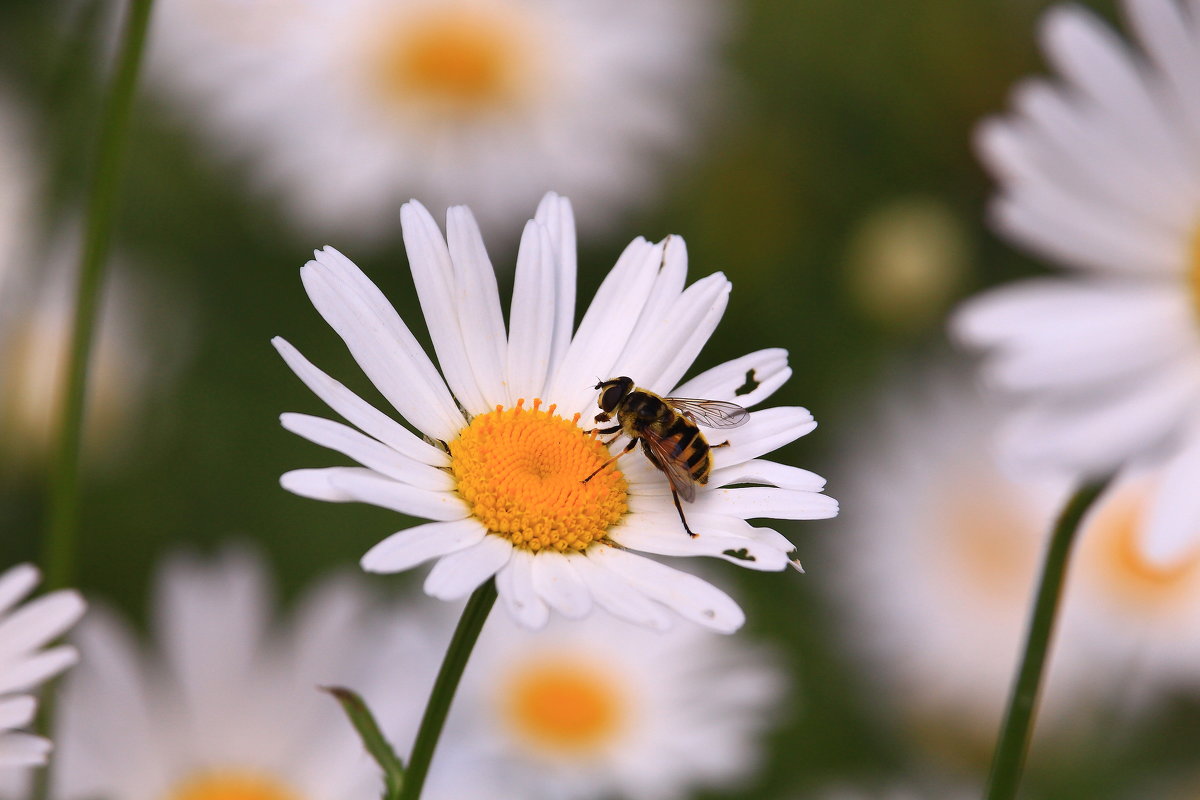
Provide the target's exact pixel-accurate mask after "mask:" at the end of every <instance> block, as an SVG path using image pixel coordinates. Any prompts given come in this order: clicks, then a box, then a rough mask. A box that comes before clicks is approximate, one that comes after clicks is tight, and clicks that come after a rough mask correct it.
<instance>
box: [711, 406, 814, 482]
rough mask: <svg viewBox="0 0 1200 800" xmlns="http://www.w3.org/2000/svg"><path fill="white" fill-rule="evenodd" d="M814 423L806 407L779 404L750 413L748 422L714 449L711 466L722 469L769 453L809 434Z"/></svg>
mask: <svg viewBox="0 0 1200 800" xmlns="http://www.w3.org/2000/svg"><path fill="white" fill-rule="evenodd" d="M816 427H817V423H816V421H815V420H813V417H812V414H810V413H809V411H808V409H806V408H799V407H795V406H792V407H789V406H779V407H777V408H765V409H763V410H761V411H755V412H753V413H751V414H750V421H749V422H747V423H746V424H745V425H743V426H742V427H741V428H738V429H737V431H736V434H737V435H736V436H733V435H731V436H730V437H729V446H728V447H721V448H717V449H714V450H713V451H712V453H713V467H714V468H715V469H724V468H725V467H731V466H734V465H736V464H740V463H742V462H743V461H749V460H750V459H752V458H758V457H759V456H761V455H764V454H766V453H770V452H771V451H773V450H777V449H779V448H780V447H783V446H784V445H785V444H790V443H791V442H794V441H796V440H797V439H799V438H800V437H801V436H804V435H805V434H808V433H811V432H812V430H813V429H814V428H816Z"/></svg>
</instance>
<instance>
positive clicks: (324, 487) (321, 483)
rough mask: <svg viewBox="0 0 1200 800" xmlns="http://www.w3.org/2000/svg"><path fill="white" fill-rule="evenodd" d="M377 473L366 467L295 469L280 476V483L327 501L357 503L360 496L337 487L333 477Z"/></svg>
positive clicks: (292, 489) (297, 492) (299, 493)
mask: <svg viewBox="0 0 1200 800" xmlns="http://www.w3.org/2000/svg"><path fill="white" fill-rule="evenodd" d="M342 474H349V475H377V474H378V473H376V472H373V471H372V470H369V469H367V468H365V467H324V468H321V469H294V470H292V471H290V472H285V473H283V475H280V476H279V485H280V486H282V487H283V488H284V489H287V490H288V491H289V492H291V493H292V494H297V495H300V496H301V497H307V498H309V499H311V500H324V501H325V502H327V503H355V502H358V498H357V497H355V496H353V495H351V494H348V493H346V492H344V491H343V490H341V489H338V488H336V487H335V486H334V485H333V482H332V480H331V479H332V478H333V477H335V476H337V475H342Z"/></svg>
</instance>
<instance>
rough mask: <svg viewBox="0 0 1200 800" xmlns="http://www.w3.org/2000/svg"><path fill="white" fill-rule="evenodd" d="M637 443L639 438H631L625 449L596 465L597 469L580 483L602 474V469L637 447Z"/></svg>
mask: <svg viewBox="0 0 1200 800" xmlns="http://www.w3.org/2000/svg"><path fill="white" fill-rule="evenodd" d="M637 443H638V440H637V439H630V440H629V444H627V445H625V449H623V450H622V451H621V452H619V453H617V454H616V455H615V456H613V457H612V458H610V459H609V460H608V461H605V462H604V463H603V464H601V465H600V466H598V467H596V470H595V471H594V472H593V473H592V474H591V475H588V476H587V477H586V478H584V479H583V480H582V481H580V483H587V482H588V481H590V480H591V479H592V478H594V477H596V476H597V475H599V474H600V472H601V470H603V469H604V468H605V467H607V466H609V465H610V464H612V463H613V462H614V461H616V460H617V459H618V458H620V457H621V456H623V455H625V454H626V453H628V452H629V451H630V450H632V449H633V448H635V447H637Z"/></svg>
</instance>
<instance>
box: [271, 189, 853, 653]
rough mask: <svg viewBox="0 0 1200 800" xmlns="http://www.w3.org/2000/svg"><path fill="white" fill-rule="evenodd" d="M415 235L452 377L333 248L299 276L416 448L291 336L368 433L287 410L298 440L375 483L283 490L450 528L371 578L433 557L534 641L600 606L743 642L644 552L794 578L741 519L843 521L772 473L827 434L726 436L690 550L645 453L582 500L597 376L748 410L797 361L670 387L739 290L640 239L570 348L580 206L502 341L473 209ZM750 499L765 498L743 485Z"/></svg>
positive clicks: (306, 483)
mask: <svg viewBox="0 0 1200 800" xmlns="http://www.w3.org/2000/svg"><path fill="white" fill-rule="evenodd" d="M401 221H402V224H403V228H404V239H405V244H406V245H407V247H408V254H409V262H410V265H411V268H412V274H413V279H414V282H415V284H416V289H417V294H418V296H419V297H420V301H421V306H422V309H423V311H424V315H425V320H426V324H427V325H428V327H429V334H430V338H431V339H432V342H433V347H434V350H435V351H436V353H437V357H438V361H439V362H440V365H441V370H442V373H441V374H439V372H438V369H437V367H435V366H434V364H433V362H432V361H430V359H429V358H428V357H427V356H426V354H425V352H424V351H423V350H422V348H421V346H420V345H419V344H418V343H417V340H416V339H415V337H414V336H413V334H412V333H410V331H409V329H408V327H407V326H406V325H405V324H404V322H403V321H401V319H400V317H399V316H398V315H397V314H396V311H395V310H394V309H393V308H392V306H391V305H390V304H389V303H388V302H387V300H386V299H385V298H384V296H383V294H382V293H381V292H380V291H379V290H378V289H377V288H376V287H375V285H374V284H373V283H371V281H370V280H369V279H368V278H367V277H366V276H365V275H364V274H363V273H362V272H361V271H360V270H359V269H358V268H357V267H356V266H355V265H354V264H353V263H351V262H350V261H349V259H347V258H346V257H345V256H343V255H341V254H340V253H338V252H337V251H336V250H333V249H332V248H326V249H324V250H322V251H319V252H317V254H316V260H314V261H310V262H308V264H307V265H306V266H305V267H304V268H303V270H301V276H302V278H303V281H304V285H305V288H306V289H307V291H308V295H309V297H310V298H311V300H312V301H313V304H314V305H315V306H316V307H317V310H318V311H320V313H321V315H322V316H323V317H324V318H325V320H326V321H327V322H328V323H329V324H330V325H331V326H332V327H333V328H334V329H335V330H336V331H337V332H338V334H339V335H340V336H341V337H342V339H343V340H344V341H345V343H346V345H347V347H348V348H349V349H350V352H351V354H352V355H353V356H354V358H355V360H356V361H357V362H358V364H359V366H360V367H361V368H362V369H363V371H364V372H365V373H366V374H367V376H368V377H369V378H370V379H371V381H372V382H373V383H374V384H375V386H376V387H377V388H378V389H379V391H380V392H381V393H382V394H383V396H384V397H386V398H387V400H388V401H389V402H391V404H392V405H393V406H394V407H395V408H396V410H397V411H398V412H399V413H400V415H401V416H402V417H403V418H404V419H405V420H407V421H408V422H409V423H410V424H411V425H412V426H413V427H414V428H416V429H417V431H419V433H420V435H417V434H414V433H412V432H411V431H410V430H409V429H408V428H405V427H403V426H402V425H401V424H400V423H398V422H396V421H395V420H394V419H392V418H391V417H389V416H387V415H385V414H383V413H381V412H379V411H378V410H376V409H375V408H373V407H372V406H370V405H368V404H367V403H366V402H365V401H364V400H362V399H360V398H359V397H357V396H356V395H354V394H352V393H351V392H350V391H349V390H348V389H346V388H345V387H344V386H343V385H342V384H340V383H338V382H336V381H335V380H333V379H332V378H330V377H328V376H327V375H325V374H324V373H322V372H321V371H319V370H318V369H317V368H316V367H314V366H313V365H312V364H310V363H309V362H308V361H307V360H305V359H304V357H303V356H301V355H300V354H299V353H298V352H297V351H296V350H295V349H294V348H293V347H291V345H289V344H288V343H287V342H284V341H283V340H281V339H276V340H275V344H276V346H277V347H278V349H279V351H280V352H281V353H282V354H283V356H284V358H285V359H286V360H287V362H288V364H289V365H290V366H291V367H292V369H293V370H294V371H295V372H296V374H297V375H298V376H299V377H300V378H301V380H303V381H304V382H305V383H306V384H307V385H308V387H309V388H310V389H312V390H313V391H314V392H315V393H316V394H317V395H318V396H319V397H321V399H322V400H324V401H325V402H326V403H327V404H328V405H329V406H330V407H331V408H332V409H333V410H335V411H336V412H338V413H339V414H341V415H342V416H343V417H344V418H345V419H346V420H347V421H348V422H350V423H352V424H353V425H354V426H356V427H357V428H359V429H360V430H361V431H362V432H361V433H360V432H359V431H358V430H355V429H354V428H351V427H348V426H346V425H342V424H340V423H337V422H332V421H330V420H326V419H320V418H317V417H310V416H306V415H300V414H285V415H284V416H283V424H284V426H285V427H287V428H288V429H289V430H291V431H293V432H295V433H297V434H299V435H301V436H304V437H305V438H307V439H310V440H311V441H313V442H315V443H317V444H320V445H323V446H325V447H329V448H331V449H334V450H337V451H339V452H341V453H344V454H345V455H347V456H349V457H350V458H352V459H354V460H355V461H357V462H359V463H360V464H361V465H362V466H361V467H333V468H329V469H315V470H311V469H310V470H298V471H295V472H289V473H287V474H286V475H284V476H283V479H282V483H283V485H284V487H285V488H287V489H289V490H291V491H293V492H295V493H297V494H300V495H304V496H307V497H312V498H316V499H319V500H329V501H335V502H347V501H358V502H366V503H371V504H374V505H378V506H382V507H384V508H390V509H393V510H395V511H398V512H400V513H403V514H408V515H411V516H415V517H423V518H425V519H430V520H434V521H433V522H431V523H428V524H425V525H421V526H418V527H416V528H411V529H408V530H404V531H401V532H399V533H397V534H395V535H393V536H391V537H389V538H387V539H385V540H384V541H382V542H381V543H379V544H378V545H376V546H375V547H374V548H372V549H371V550H370V552H368V553H367V554H366V555H365V556H364V557H363V560H362V565H363V567H364V568H365V569H367V570H370V571H372V572H397V571H400V570H405V569H409V568H412V567H414V566H416V565H418V564H420V563H422V562H425V561H430V560H435V561H436V563H435V564H434V566H433V569H432V571H430V573H429V576H428V578H427V579H426V581H425V591H426V592H427V593H428V594H430V595H432V596H434V597H438V598H442V599H446V600H450V599H456V598H460V597H464V596H466V595H467V594H469V593H470V592H471V591H472V590H474V589H475V588H476V587H478V586H479V585H480V584H482V583H483V582H484V581H486V580H487V579H488V578H490V577H491V576H492V575H495V576H496V580H497V588H498V590H499V594H500V597H501V599H502V600H503V602H504V604H505V606H506V607H507V608H508V610H509V611H510V612H511V613H512V614H513V615H514V616H515V617H516V618H517V619H518V620H520V621H521V622H522V623H523V624H525V625H527V626H530V627H540V626H542V625H544V624H545V623H546V621H547V619H548V617H549V610H550V609H551V608H553V609H554V610H556V611H558V612H560V613H562V614H564V615H566V616H568V617H581V616H583V615H585V614H587V613H588V612H589V611H590V610H591V608H592V606H593V604H596V605H599V606H601V607H603V608H605V609H607V610H609V611H611V612H612V613H614V614H616V615H618V616H620V617H623V618H625V619H628V620H632V621H636V622H639V623H642V624H646V625H650V626H653V627H656V628H663V627H666V626H667V625H668V624H669V623H670V615H669V614H668V609H671V610H674V611H676V612H678V613H679V614H681V615H683V616H684V617H687V618H689V619H692V620H694V621H696V622H699V623H700V624H702V625H706V626H708V627H711V628H714V629H716V630H719V631H724V632H729V631H732V630H735V629H737V628H738V627H739V626H740V625H741V624H742V622H743V619H744V617H743V614H742V611H741V609H740V608H738V606H737V604H736V603H734V602H733V600H731V599H730V598H729V597H728V596H727V595H726V594H725V593H723V592H721V591H720V590H718V589H716V588H714V587H713V586H711V585H710V584H708V583H707V582H705V581H703V580H701V579H699V578H697V577H694V576H692V575H688V574H686V573H683V572H677V571H676V570H674V569H671V568H669V567H667V566H664V565H662V564H660V563H658V562H657V561H653V560H650V559H648V558H644V557H641V556H639V555H635V554H634V553H632V552H630V551H631V550H640V551H643V552H647V553H653V554H657V555H669V556H714V557H717V558H722V559H725V560H727V561H731V562H733V563H735V564H739V565H742V566H745V567H749V568H751V569H758V570H780V569H783V568H785V567H786V566H788V564H789V562H791V561H792V560H793V559H794V558H795V555H794V550H793V547H792V545H791V544H790V543H789V542H788V541H787V540H786V539H785V538H784V537H783V536H781V535H780V534H779V533H777V532H776V531H774V530H771V529H769V528H757V527H754V526H752V525H750V524H749V523H748V522H747V520H748V519H752V518H761V517H775V518H782V519H815V518H822V517H830V516H833V515H834V514H836V512H837V504H836V502H835V501H834V500H832V499H831V498H829V497H827V496H825V495H823V494H821V493H820V492H821V489H822V488H823V486H824V481H823V480H822V479H821V478H820V477H818V476H816V475H814V474H812V473H811V472H807V471H805V470H802V469H798V468H795V467H789V466H784V465H781V464H777V463H774V462H771V461H764V460H761V459H760V456H762V455H764V454H766V453H769V452H770V451H772V450H774V449H775V448H777V447H780V446H782V445H784V444H786V443H788V442H791V441H793V440H794V439H796V438H798V437H800V436H803V435H804V434H806V433H808V432H809V431H811V430H812V429H813V428H814V427H815V425H816V423H815V422H813V419H812V415H810V414H809V413H808V411H806V410H805V409H803V408H773V409H767V410H765V411H757V412H754V413H752V414H751V415H750V421H749V422H748V423H747V424H746V425H744V426H743V427H741V428H738V429H737V430H736V431H732V432H729V433H730V436H729V440H730V442H731V446H729V447H721V448H717V449H714V451H713V457H714V470H713V473H712V478H711V480H710V481H709V483H708V485H707V487H700V488H699V489H698V492H697V497H696V501H695V502H694V503H690V504H689V505H688V511H687V514H688V520H689V523H690V525H691V527H692V529H693V530H694V531H696V532H698V533H699V536H698V537H696V538H690V537H689V536H687V535H686V533H685V532H684V530H683V528H682V526H681V525H680V521H679V516H678V515H677V513H676V510H675V508H674V506H673V504H672V501H671V494H670V491H669V487H668V483H667V480H666V478H665V477H664V475H663V474H662V473H661V472H659V471H658V470H656V469H655V468H654V467H652V466H651V465H650V464H649V463H648V462H647V461H646V460H645V459H644V458H642V457H641V456H640V455H638V454H634V455H633V456H632V457H626V458H624V459H622V460H621V461H620V462H619V465H620V469H618V468H616V467H609V468H606V469H603V470H601V471H600V472H598V473H597V474H596V476H595V477H594V479H592V480H591V481H590V482H588V483H584V482H583V478H585V477H586V476H588V475H589V474H591V473H593V472H595V471H596V470H597V468H599V467H601V466H602V465H603V464H605V462H606V461H607V460H608V458H609V451H608V450H607V449H606V448H605V446H604V445H603V444H601V442H600V441H598V440H597V438H596V434H595V433H594V432H589V429H592V428H594V423H593V422H592V420H593V418H594V416H595V414H596V413H597V411H598V408H597V405H596V399H597V398H596V394H597V393H596V391H595V390H594V389H593V388H592V387H593V385H594V384H595V382H596V379H597V376H600V377H601V378H602V379H603V378H608V377H614V376H617V375H628V376H630V377H631V378H632V379H633V380H634V382H635V383H636V384H637V385H639V386H642V387H645V388H647V389H649V390H651V391H654V392H658V393H660V394H668V393H671V394H676V395H679V396H688V397H702V398H709V399H713V400H724V401H736V402H737V403H738V404H740V405H742V406H753V405H755V404H757V403H758V402H760V401H761V400H763V399H765V398H766V397H767V396H769V395H770V394H771V393H772V392H774V391H775V390H776V389H777V388H779V386H780V385H781V384H782V383H783V382H784V381H785V380H786V379H787V378H788V376H789V375H790V374H791V370H790V369H789V368H788V366H787V363H786V353H785V352H784V351H782V350H761V351H758V352H756V353H751V354H750V355H747V356H744V357H742V358H739V359H736V360H734V361H731V362H729V363H727V364H723V365H721V366H718V367H716V368H714V369H711V370H708V371H707V372H704V373H702V374H700V375H699V376H697V377H695V378H693V379H692V380H690V381H687V382H686V383H683V384H682V385H679V386H678V388H675V389H674V390H673V391H672V389H673V387H676V384H678V383H679V381H680V380H681V379H682V377H683V375H684V373H685V372H686V371H687V369H688V368H689V367H690V366H691V364H692V361H693V360H694V359H695V358H696V356H697V354H698V353H699V352H700V350H701V348H702V347H703V346H704V343H705V342H706V341H707V340H708V337H709V336H710V335H711V334H712V332H713V330H714V328H715V327H716V325H717V322H718V321H719V320H720V318H721V315H722V313H723V312H724V310H725V305H726V302H727V299H728V295H729V290H730V283H729V281H728V280H726V279H725V276H723V275H721V274H720V273H717V274H714V275H710V276H708V277H707V278H704V279H703V280H700V281H697V282H696V283H694V284H692V286H690V287H688V288H687V289H684V284H685V280H686V270H687V251H686V249H685V247H684V243H683V240H681V239H679V238H678V237H669V238H668V239H666V240H664V241H662V242H659V243H658V244H651V243H649V242H647V241H646V240H644V239H640V238H639V239H636V240H634V241H633V243H631V244H630V245H629V247H627V248H626V249H625V252H624V253H623V254H622V255H621V257H620V258H619V259H618V261H617V264H616V266H615V267H614V268H613V270H612V271H611V272H610V273H609V275H608V277H607V278H606V279H605V281H604V283H603V284H602V285H601V287H600V289H599V290H598V292H597V294H596V298H595V300H594V301H593V302H592V304H591V306H590V307H589V308H588V309H587V312H586V313H585V314H584V317H583V321H582V322H581V323H580V325H579V329H578V330H577V331H575V333H574V335H572V327H573V321H574V318H575V232H574V222H573V219H572V213H571V207H570V204H569V203H568V202H567V201H566V200H565V199H563V198H560V197H557V196H555V195H553V194H551V195H547V196H546V198H545V199H544V200H543V202H542V204H541V205H540V206H539V208H538V212H537V217H536V219H534V220H531V221H530V222H529V223H528V224H527V225H526V227H525V232H524V236H523V237H522V240H521V248H520V253H519V255H518V257H517V268H516V278H515V287H514V292H513V300H512V307H511V315H510V321H509V325H508V330H507V331H506V329H505V323H504V319H503V317H502V315H501V311H500V298H499V295H498V293H497V289H496V279H495V275H494V274H493V272H492V267H491V263H490V262H489V260H488V256H487V253H486V251H485V250H484V245H483V241H482V238H481V237H480V233H479V229H478V228H477V226H476V224H475V221H474V218H473V217H472V216H471V213H470V211H468V210H467V209H466V208H464V207H461V206H460V207H455V208H452V209H450V212H449V214H448V222H447V237H446V238H443V236H442V233H441V231H440V230H439V229H438V227H437V224H436V223H435V222H434V221H433V218H432V217H430V215H429V213H428V212H427V211H426V210H425V209H424V207H422V206H421V205H420V204H418V203H416V202H411V203H408V204H407V205H405V206H404V208H403V210H402V212H401ZM447 241H448V244H447ZM443 375H444V376H445V377H444V379H443ZM711 435H713V436H721V438H720V439H714V440H713V443H717V442H720V441H722V440H723V439H724V433H722V432H718V433H717V434H711ZM422 437H424V438H422ZM746 483H758V484H767V486H763V487H745V486H742V487H740V488H728V487H729V486H730V485H733V484H746Z"/></svg>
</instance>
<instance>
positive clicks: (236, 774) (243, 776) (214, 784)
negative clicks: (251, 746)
mask: <svg viewBox="0 0 1200 800" xmlns="http://www.w3.org/2000/svg"><path fill="white" fill-rule="evenodd" d="M167 800H300V796H299V795H298V794H296V793H295V792H293V791H292V790H291V789H290V788H288V787H287V786H285V785H284V784H283V783H281V782H280V781H279V780H277V779H276V778H273V777H271V776H268V775H263V774H262V773H259V772H252V771H250V770H241V769H231V770H209V771H205V772H200V773H197V774H194V775H191V776H189V777H187V778H185V779H184V780H183V781H181V782H180V783H178V784H176V785H175V786H174V787H173V788H172V789H171V791H170V793H168V794H167Z"/></svg>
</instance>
